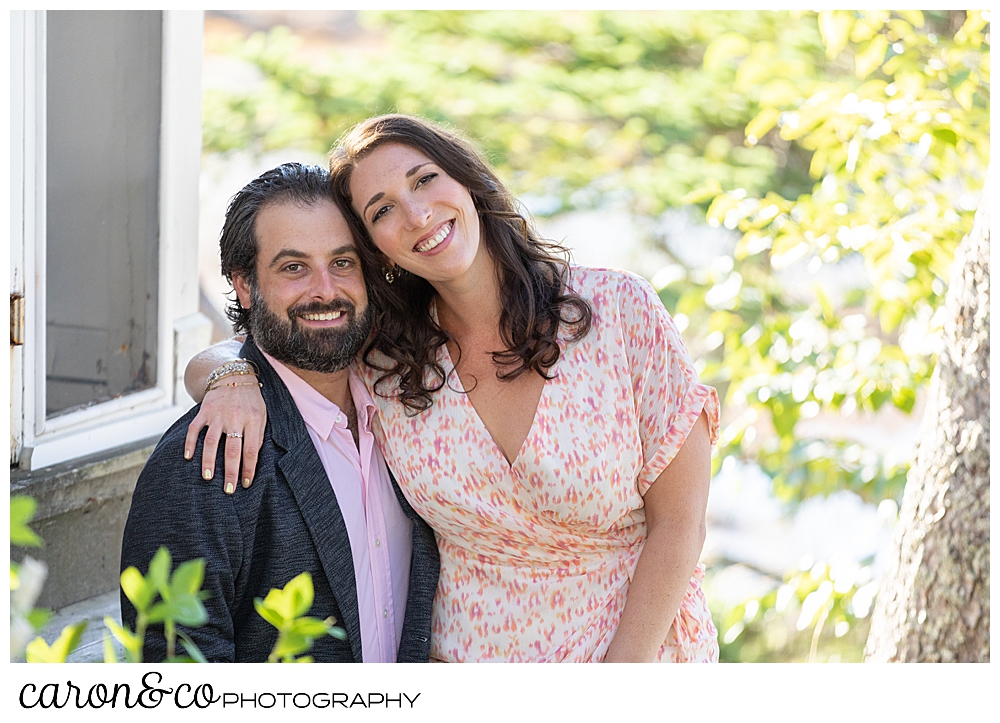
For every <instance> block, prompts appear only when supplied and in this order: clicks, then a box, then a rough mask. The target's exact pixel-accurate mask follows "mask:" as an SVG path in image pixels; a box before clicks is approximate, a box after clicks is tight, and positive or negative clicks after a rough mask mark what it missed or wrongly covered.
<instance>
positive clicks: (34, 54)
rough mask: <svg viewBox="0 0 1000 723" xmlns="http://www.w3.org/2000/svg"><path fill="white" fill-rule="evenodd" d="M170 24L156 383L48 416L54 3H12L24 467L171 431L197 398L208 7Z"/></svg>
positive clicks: (17, 393) (14, 398) (16, 389)
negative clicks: (49, 8) (49, 22)
mask: <svg viewBox="0 0 1000 723" xmlns="http://www.w3.org/2000/svg"><path fill="white" fill-rule="evenodd" d="M162 27H163V42H162V54H163V56H162V85H161V88H162V96H161V115H160V159H159V163H160V179H159V181H160V182H159V193H160V199H159V231H160V238H159V256H158V262H159V270H158V300H157V359H156V361H157V366H156V368H157V373H156V384H155V386H153V387H152V388H150V389H145V390H142V391H140V392H135V393H132V394H127V395H124V396H121V397H118V398H116V399H112V400H109V401H107V402H102V403H99V404H94V405H92V406H89V407H87V408H85V409H80V410H77V411H73V412H69V413H67V414H63V415H59V416H56V417H53V418H51V419H46V415H45V358H46V357H45V343H46V334H45V318H46V315H45V303H46V301H45V300H46V294H45V278H46V277H45V259H46V254H45V251H46V245H45V244H46V240H45V239H46V236H45V218H46V206H45V203H46V199H45V194H46V178H45V169H46V158H45V152H46V143H45V134H46V123H45V97H46V76H45V58H46V52H45V50H46V49H45V37H46V32H45V30H46V14H45V11H11V273H10V284H11V287H10V288H11V293H22V294H24V296H25V332H24V336H25V343H24V344H23V345H22V346H18V347H12V350H11V375H12V383H11V462H12V464H14V463H16V464H17V465H18V466H19V467H20V468H22V469H32V470H34V469H39V468H42V467H48V466H50V465H53V464H58V463H61V462H66V461H69V460H72V459H74V458H78V457H84V456H88V455H92V454H96V453H99V452H104V451H108V450H111V449H113V448H115V447H119V446H122V445H126V444H130V443H133V442H136V441H139V440H142V439H146V438H149V437H153V436H156V435H159V434H162V433H163V431H165V430H166V429H167V427H169V426H170V425H171V424H172V423H173V422H174V421H175V420H176V419H177V418H178V417H179V416H180V415H181V414H183V413H184V411H186V410H187V408H188V407H189V406H190V405H191V399H190V397H189V396H188V395H187V393H186V392H185V390H184V385H183V382H182V379H181V377H182V375H183V370H184V365H185V364H186V363H187V361H188V360H189V359H190V357H191V356H192V355H193V354H194V353H196V352H197V351H198V350H199V349H201V348H204V347H205V346H208V343H209V341H210V333H211V325H210V322H209V321H208V319H206V318H205V317H204V316H202V315H201V314H199V313H198V299H199V287H198V268H197V259H198V253H197V250H198V177H199V170H200V162H201V87H200V83H199V82H197V79H198V78H200V77H201V57H202V38H203V27H204V13H203V12H202V11H195V10H165V11H163V25H162ZM19 140H20V142H18V141H19ZM28 279H33V280H35V283H34V284H32V283H28V282H26V280H28Z"/></svg>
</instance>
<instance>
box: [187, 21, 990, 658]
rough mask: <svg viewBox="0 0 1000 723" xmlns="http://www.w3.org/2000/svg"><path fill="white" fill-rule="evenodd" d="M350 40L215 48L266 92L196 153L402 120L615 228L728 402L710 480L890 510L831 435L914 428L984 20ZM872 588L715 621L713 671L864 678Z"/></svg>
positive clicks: (818, 586)
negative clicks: (675, 230)
mask: <svg viewBox="0 0 1000 723" xmlns="http://www.w3.org/2000/svg"><path fill="white" fill-rule="evenodd" d="M358 20H359V22H360V23H361V25H362V27H363V29H364V30H365V32H367V33H369V34H371V35H372V37H376V38H379V39H380V40H379V42H377V43H374V44H372V45H371V46H368V47H358V46H350V47H345V48H343V49H338V48H337V47H336V45H334V47H333V49H332V50H331V51H330V52H328V53H324V54H323V55H322V56H321V57H319V56H317V55H316V54H315V53H305V52H303V48H302V39H301V38H300V37H298V36H296V35H295V34H293V33H292V32H291V31H290V30H288V29H287V28H283V27H277V28H274V29H273V30H271V31H269V32H266V33H257V34H254V35H253V36H251V37H250V38H249V39H242V38H233V39H230V40H229V41H220V42H221V45H220V46H219V47H215V48H213V50H214V51H215V52H221V53H228V54H230V55H231V56H233V57H237V58H239V59H241V60H242V61H245V62H249V63H251V64H252V65H253V66H255V67H256V68H258V69H259V71H260V73H261V75H262V76H263V82H262V83H259V84H257V85H255V86H253V88H251V89H242V90H224V89H220V88H210V89H207V90H206V93H205V97H204V109H203V112H204V148H205V151H206V153H209V154H225V153H227V152H229V151H231V150H240V151H246V150H247V149H250V150H252V151H254V152H256V153H261V154H263V153H265V152H267V151H269V150H272V149H276V148H284V147H288V146H294V147H298V148H302V149H304V150H308V151H311V152H318V153H325V152H326V151H327V150H328V149H329V148H330V146H331V145H332V144H333V143H335V141H336V140H337V138H338V136H339V135H340V134H341V133H343V132H344V131H345V130H346V129H347V128H349V127H350V126H351V125H352V124H353V123H355V122H357V121H359V120H362V119H363V118H366V117H368V116H370V115H374V114H377V113H385V112H403V113H412V114H418V115H422V116H425V117H428V118H431V119H434V120H437V121H440V122H443V123H446V124H448V125H450V126H452V127H454V128H456V129H458V130H459V131H461V132H463V133H464V134H465V135H467V136H468V137H470V138H471V139H473V140H474V141H475V142H476V143H478V144H479V146H480V147H481V148H483V149H484V150H485V152H486V153H487V155H488V157H489V159H490V160H491V161H492V162H493V164H494V165H495V166H496V167H497V169H498V170H499V172H500V175H501V177H503V178H504V179H505V180H506V181H507V182H508V183H509V184H510V186H511V188H512V190H514V192H515V193H516V194H517V195H518V196H519V197H520V198H521V199H522V201H523V202H524V203H525V205H526V207H527V208H528V209H529V210H530V212H531V213H532V214H534V215H535V216H538V217H545V216H552V215H555V214H559V213H563V212H567V211H572V210H581V209H600V208H604V207H609V206H611V205H615V206H617V207H622V206H624V207H626V208H627V209H628V210H629V211H630V213H631V214H632V215H633V216H634V217H636V218H639V219H648V220H650V224H648V225H647V228H649V229H652V230H651V231H650V232H649V234H650V239H649V240H650V242H651V243H652V244H654V245H655V244H658V245H659V246H660V247H661V249H662V251H663V252H664V253H665V254H667V257H668V258H670V259H671V262H670V263H668V264H666V265H665V266H664V267H663V268H662V269H661V270H660V271H659V272H658V273H657V274H655V275H654V276H653V277H652V279H651V280H652V282H653V284H654V286H655V287H656V288H657V289H658V291H659V293H660V295H661V298H662V299H663V301H664V303H665V305H666V306H667V308H668V309H669V310H670V312H671V313H672V314H673V315H674V317H675V319H676V320H677V322H678V326H679V327H680V328H681V331H682V332H683V333H684V334H685V337H686V339H687V341H688V343H689V345H690V348H691V351H692V355H693V356H694V357H695V358H696V360H697V365H698V368H699V372H700V374H701V375H702V378H703V380H704V381H706V382H707V383H710V384H713V385H715V386H716V387H717V388H718V390H719V392H720V396H722V397H723V399H724V401H723V406H724V408H725V409H726V415H725V419H724V422H725V425H724V428H723V431H722V436H721V440H720V443H719V445H718V447H717V449H716V455H715V458H714V463H715V465H716V467H715V469H716V470H718V469H719V466H720V465H724V464H727V463H728V464H732V463H733V462H734V461H736V460H739V462H740V463H744V464H746V463H749V464H755V465H758V466H759V467H760V469H762V470H763V471H764V472H765V473H766V474H767V475H768V476H769V477H770V478H771V480H772V483H773V489H774V492H775V494H776V495H777V496H778V497H779V498H780V499H781V500H783V501H785V502H787V503H788V504H789V505H794V504H795V503H798V502H801V501H803V500H805V499H808V498H810V497H815V496H825V495H830V494H832V493H834V492H837V491H840V490H845V489H847V490H851V491H853V492H854V493H856V494H857V495H859V496H860V497H861V498H862V499H864V500H866V501H868V502H871V503H874V504H878V503H880V502H883V501H886V500H890V501H893V502H898V501H899V498H900V496H901V493H902V487H903V484H904V483H905V475H906V471H907V468H908V462H909V460H908V459H903V458H899V457H898V455H885V454H882V453H881V452H879V451H878V450H877V449H876V448H874V446H872V445H869V444H866V443H865V441H864V440H859V439H857V438H852V437H851V436H849V435H845V434H844V433H843V428H844V421H845V420H846V422H847V423H848V424H850V422H851V420H853V419H856V418H857V417H858V415H864V414H872V413H875V412H877V411H878V410H879V409H880V408H882V407H884V406H886V405H889V406H892V407H895V408H896V409H898V410H901V411H902V412H904V413H911V412H913V410H914V409H915V407H918V402H919V399H920V397H921V390H922V388H923V387H924V386H925V385H926V383H927V381H928V380H929V378H930V374H931V371H932V370H933V365H934V358H935V348H936V347H935V339H936V334H937V331H938V329H939V328H940V318H939V315H938V314H937V311H938V309H939V308H940V306H941V304H942V301H943V299H944V293H945V290H946V287H947V284H948V280H949V267H950V263H951V260H952V256H953V253H954V249H955V247H956V246H957V244H958V242H959V241H960V239H961V238H962V236H963V235H964V234H965V233H967V232H968V231H969V230H970V228H971V225H972V220H973V215H974V212H975V209H976V207H977V204H978V203H979V195H980V194H979V192H980V189H981V187H982V182H983V178H984V176H985V172H986V166H987V164H988V161H989V44H990V41H989V28H990V26H989V13H988V12H985V11H984V12H972V11H969V12H965V11H940V12H920V11H891V12H890V11H878V10H864V11H822V12H819V13H816V12H805V11H791V12H789V11H687V12H681V11H662V12H661V11H657V12H648V11H647V12H639V11H636V12H633V11H551V12H549V11H530V12H528V11H516V12H515V11H510V12H501V11H417V12H413V11H406V12H404V11H378V12H361V13H359V14H358ZM677 208H688V209H697V211H698V214H699V215H700V216H701V218H703V219H705V220H706V221H707V223H708V224H709V225H710V226H714V227H719V228H725V229H727V230H729V231H731V232H733V233H734V235H736V239H737V240H736V243H735V245H734V247H733V248H732V249H731V252H729V253H724V254H721V255H719V256H717V257H716V258H715V259H714V260H713V261H712V262H711V263H710V264H708V265H700V266H698V265H694V264H691V263H690V262H689V261H687V260H686V259H685V254H684V253H682V249H679V248H677V247H676V246H671V245H670V244H668V243H666V241H665V240H664V239H663V238H660V237H658V236H657V232H656V231H655V228H656V225H655V220H656V219H657V218H659V217H661V215H662V214H664V212H666V211H668V210H670V209H677ZM824 420H827V421H828V422H830V423H827V424H824V423H823V422H824ZM869 563H870V561H869ZM876 587H877V585H876V583H875V581H873V580H872V573H871V566H870V564H867V565H853V566H847V567H844V566H840V567H839V568H838V566H836V565H834V566H833V567H831V566H830V565H829V564H827V563H826V562H824V561H819V562H814V561H810V560H807V561H804V562H803V569H800V570H794V571H790V572H789V573H788V574H786V575H785V577H784V579H782V580H774V585H773V588H772V589H771V590H770V591H769V592H766V593H765V594H763V595H761V596H758V597H754V598H751V599H748V600H745V601H743V602H742V603H740V604H737V605H735V606H734V605H731V604H730V605H716V604H713V614H714V616H715V618H716V623H717V625H718V627H719V632H720V642H721V646H722V657H723V659H724V660H732V661H744V660H745V661H750V660H818V659H823V660H829V659H841V660H845V661H848V660H860V658H861V650H862V647H863V644H864V638H865V636H866V634H867V616H868V612H869V610H870V609H871V604H872V599H873V596H874V594H875V592H876Z"/></svg>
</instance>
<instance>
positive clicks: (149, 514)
mask: <svg viewBox="0 0 1000 723" xmlns="http://www.w3.org/2000/svg"><path fill="white" fill-rule="evenodd" d="M194 413H195V410H192V411H191V412H189V413H188V414H187V415H185V416H184V417H182V418H181V419H180V420H178V422H177V423H176V424H174V426H173V427H171V428H170V429H169V430H168V431H167V433H166V434H164V436H163V438H162V439H161V440H160V443H159V444H158V445H157V446H156V449H155V450H154V452H153V454H152V455H151V456H150V458H149V460H148V461H147V462H146V465H145V466H144V467H143V470H142V472H141V473H140V475H139V480H138V482H137V483H136V487H135V492H134V493H133V495H132V506H131V509H130V510H129V514H128V520H127V521H126V524H125V534H124V537H123V540H122V557H121V569H122V570H124V569H125V568H127V567H129V566H135V567H136V568H138V570H139V572H141V573H142V574H144V575H145V574H146V573H147V571H148V569H149V562H150V560H151V559H152V557H153V555H154V554H155V553H156V551H157V549H158V548H159V547H160V546H161V545H165V546H166V548H167V549H168V550H169V551H170V556H171V559H172V566H173V569H176V567H177V565H179V564H180V563H182V562H185V561H187V560H193V559H195V558H203V559H204V560H205V577H204V581H203V583H202V590H204V591H206V592H207V593H208V597H207V599H205V600H203V604H204V605H205V608H206V610H207V612H208V621H207V622H206V624H205V625H203V626H200V627H197V628H193V629H191V628H185V627H182V626H178V629H181V630H184V632H185V633H187V634H188V635H189V636H190V637H191V639H192V640H193V641H194V642H195V644H196V645H197V646H198V648H199V650H201V652H202V654H204V656H205V657H206V658H207V659H208V660H210V661H213V662H232V661H233V660H234V658H235V644H234V639H235V636H234V623H233V610H234V609H235V606H236V599H235V598H236V590H237V580H236V576H237V574H238V572H239V570H240V569H241V563H242V558H243V540H242V535H241V531H240V527H241V526H240V522H239V517H238V514H237V510H236V507H235V501H234V499H233V497H234V496H233V495H225V494H223V493H222V491H221V489H220V487H221V484H222V483H221V481H220V480H221V479H222V474H221V469H222V457H223V455H222V453H221V451H220V454H219V455H218V459H219V465H218V469H217V471H216V475H215V478H214V479H213V480H211V481H207V482H206V481H204V480H203V479H201V476H200V474H199V461H200V460H201V453H202V445H203V442H204V432H203V433H202V438H201V439H199V442H198V446H197V448H196V450H195V453H194V456H193V458H192V459H191V460H185V459H184V456H183V448H184V435H185V433H186V430H187V424H188V422H189V421H190V419H191V418H193V416H194ZM121 611H122V621H123V622H124V623H125V624H126V625H127V626H128V627H129V629H130V630H132V631H134V630H135V624H136V611H135V608H134V607H133V606H132V604H131V602H129V600H128V599H127V598H126V597H125V594H124V592H123V593H121ZM175 654H176V655H185V651H184V648H183V647H182V646H181V643H180V639H178V640H177V647H176V650H175ZM166 655H167V649H166V638H165V637H164V631H163V626H162V625H157V626H155V627H154V626H150V627H149V628H148V629H147V633H146V639H145V643H144V646H143V661H144V662H160V661H163V660H164V659H165V658H166Z"/></svg>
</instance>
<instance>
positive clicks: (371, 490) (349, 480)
mask: <svg viewBox="0 0 1000 723" xmlns="http://www.w3.org/2000/svg"><path fill="white" fill-rule="evenodd" d="M264 356H265V357H266V358H267V360H268V361H269V362H270V363H271V366H272V367H274V370H275V371H276V372H277V373H278V376H280V377H281V380H282V381H283V382H284V383H285V386H286V387H287V388H288V391H289V393H290V394H291V395H292V399H293V400H294V401H295V406H296V407H298V410H299V413H300V414H301V415H302V419H303V420H304V421H305V423H306V429H307V430H308V431H309V436H310V437H311V438H312V441H313V445H315V447H316V452H317V454H319V458H320V461H322V463H323V469H325V470H326V476H327V477H328V478H329V480H330V484H331V485H332V486H333V492H334V494H335V495H336V496H337V504H339V505H340V511H341V513H342V514H343V516H344V523H345V524H346V525H347V535H348V537H349V538H350V540H351V554H352V556H353V558H354V579H355V581H356V583H357V589H358V613H359V615H360V618H361V654H362V660H363V662H365V663H394V662H396V651H397V650H398V649H399V640H400V637H401V636H402V632H403V613H404V611H405V609H406V595H407V592H408V590H409V579H410V555H411V553H412V531H413V523H412V522H411V521H410V519H409V518H408V517H407V516H406V515H405V514H404V513H403V510H402V508H401V507H400V506H399V501H398V500H397V499H396V495H395V493H394V492H393V489H392V483H391V482H390V480H389V471H388V469H387V468H386V466H385V460H384V459H383V458H382V451H381V450H380V449H379V448H378V445H377V444H375V438H374V437H373V436H372V431H371V425H372V420H373V419H374V417H375V415H376V414H377V410H376V407H375V403H374V402H373V401H372V398H371V395H369V393H368V390H367V389H366V388H365V385H364V383H363V382H362V381H361V380H360V379H359V378H358V377H357V375H356V374H355V373H354V371H353V370H352V371H351V372H350V377H349V382H348V383H349V385H350V390H351V396H352V397H353V398H354V407H355V409H356V410H357V415H358V442H359V445H360V450H359V449H358V446H355V444H354V437H353V435H352V434H351V430H350V429H349V428H348V426H347V416H346V415H345V414H344V413H343V412H341V411H340V408H339V407H337V405H336V404H334V403H333V402H331V401H330V400H329V399H327V398H326V397H324V396H323V395H322V394H320V393H319V392H318V391H316V390H315V389H314V388H313V387H312V386H310V385H309V384H308V383H307V382H306V381H305V380H303V379H302V378H301V377H299V376H298V375H297V374H295V372H293V371H292V370H291V369H290V368H289V367H287V366H285V365H284V364H282V363H281V362H279V361H277V360H276V359H274V358H273V357H271V356H269V355H267V354H264Z"/></svg>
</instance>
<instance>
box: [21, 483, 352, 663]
mask: <svg viewBox="0 0 1000 723" xmlns="http://www.w3.org/2000/svg"><path fill="white" fill-rule="evenodd" d="M35 508H36V502H35V500H34V499H32V498H31V497H26V496H15V497H11V499H10V542H11V544H12V545H17V546H20V547H40V546H42V545H44V544H45V543H44V541H43V540H42V538H41V537H39V536H38V535H37V534H36V533H35V532H34V531H33V530H32V529H31V528H30V527H29V526H28V523H29V522H31V520H32V518H33V517H34V514H35ZM172 567H173V560H172V559H171V556H170V551H169V550H167V548H166V547H162V546H161V547H160V548H159V549H158V550H157V551H156V554H155V555H153V559H152V560H151V561H150V563H149V570H148V571H147V572H146V574H145V575H143V574H142V573H141V572H139V570H138V569H137V568H136V567H134V566H131V567H128V568H126V569H125V570H124V571H123V572H122V574H121V578H120V579H121V588H122V591H123V592H124V593H125V597H127V598H128V599H129V601H130V602H131V603H132V605H133V606H135V610H136V625H135V630H134V631H132V630H129V629H128V628H127V627H126V626H124V625H121V624H120V623H118V621H116V620H115V619H114V618H112V617H111V616H105V618H104V625H105V626H106V627H107V628H108V630H109V631H110V632H111V635H112V636H114V639H115V640H117V641H118V642H119V643H121V645H122V647H123V648H124V649H125V661H126V662H129V663H141V662H142V645H143V641H144V640H145V638H146V632H147V630H148V628H149V626H150V625H155V624H158V623H162V624H163V632H164V636H165V637H166V639H167V662H170V663H207V662H208V661H207V660H206V659H205V656H204V655H203V654H202V652H201V651H200V650H199V649H198V646H197V645H196V644H195V643H194V641H193V640H192V639H191V637H190V636H188V635H187V634H186V633H185V632H184V631H183V630H178V629H177V626H178V625H183V626H185V627H188V628H197V627H200V626H202V625H204V624H205V623H206V622H207V620H208V613H207V612H206V610H205V606H204V605H203V604H202V602H201V601H202V600H204V599H205V598H207V597H208V592H206V591H203V590H202V589H201V585H202V582H203V581H204V579H205V561H204V560H203V559H201V558H198V559H195V560H188V561H187V562H182V563H180V564H179V565H178V566H177V568H176V569H174V570H173V572H172V573H171V569H172ZM45 574H46V568H45V565H44V563H41V562H38V561H37V560H33V559H32V558H30V557H26V558H25V559H24V561H23V562H22V563H20V564H18V563H16V562H13V561H11V563H10V590H11V606H10V629H11V646H10V650H11V659H12V660H14V659H17V658H20V657H21V654H22V653H23V654H24V658H25V659H26V660H27V662H29V663H65V662H66V659H67V658H68V657H69V655H70V653H72V652H73V650H75V649H76V647H77V646H78V645H79V644H80V640H81V637H82V636H83V631H84V629H85V628H86V627H87V621H86V620H81V621H79V622H76V623H73V624H71V625H67V626H66V627H64V628H63V629H62V632H61V633H60V635H59V637H58V638H57V639H56V640H55V641H54V642H53V643H52V644H51V645H50V644H49V643H47V642H45V640H44V639H43V638H42V637H40V636H39V637H36V638H35V639H34V640H32V641H31V642H28V643H27V645H25V643H26V642H27V640H28V638H29V637H30V635H31V634H32V632H34V631H36V630H38V629H40V628H42V627H43V626H44V625H45V623H46V621H48V619H49V616H50V613H49V611H48V610H41V609H37V608H34V607H33V605H34V602H35V600H36V599H37V598H38V593H39V592H40V591H41V588H42V583H43V582H44V580H45ZM312 603H313V584H312V576H311V575H310V574H309V573H308V572H303V573H302V574H300V575H298V576H296V577H294V578H292V579H291V580H290V581H289V582H288V584H287V585H285V586H284V587H283V588H281V589H277V588H273V589H271V590H270V591H269V592H268V594H267V596H266V597H265V598H264V599H263V600H261V599H260V598H255V599H254V607H255V608H256V609H257V612H258V613H259V614H260V616H261V617H262V618H264V619H265V620H266V621H267V622H269V623H270V624H271V625H273V626H274V627H275V628H277V629H278V640H277V642H276V643H275V646H274V649H273V650H272V651H271V654H270V656H268V661H269V662H272V663H276V662H283V663H292V662H295V663H311V662H312V658H311V657H310V656H307V655H302V654H303V653H306V652H308V651H309V649H310V648H311V647H312V644H313V641H314V640H315V639H316V638H318V637H320V636H322V635H332V636H333V637H335V638H337V639H338V640H346V639H347V634H346V633H345V632H344V630H343V629H342V628H339V627H335V626H334V625H333V623H334V622H336V621H335V620H334V618H332V617H329V618H327V619H326V620H320V619H318V618H312V617H307V616H306V613H307V612H309V608H311V607H312ZM178 639H179V640H180V644H181V647H183V648H184V652H186V653H187V654H186V655H178V654H177V641H178ZM296 656H301V657H296ZM104 662H105V663H117V662H119V660H118V654H117V653H116V651H115V648H114V645H113V643H112V640H111V638H110V637H108V635H105V636H104Z"/></svg>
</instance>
